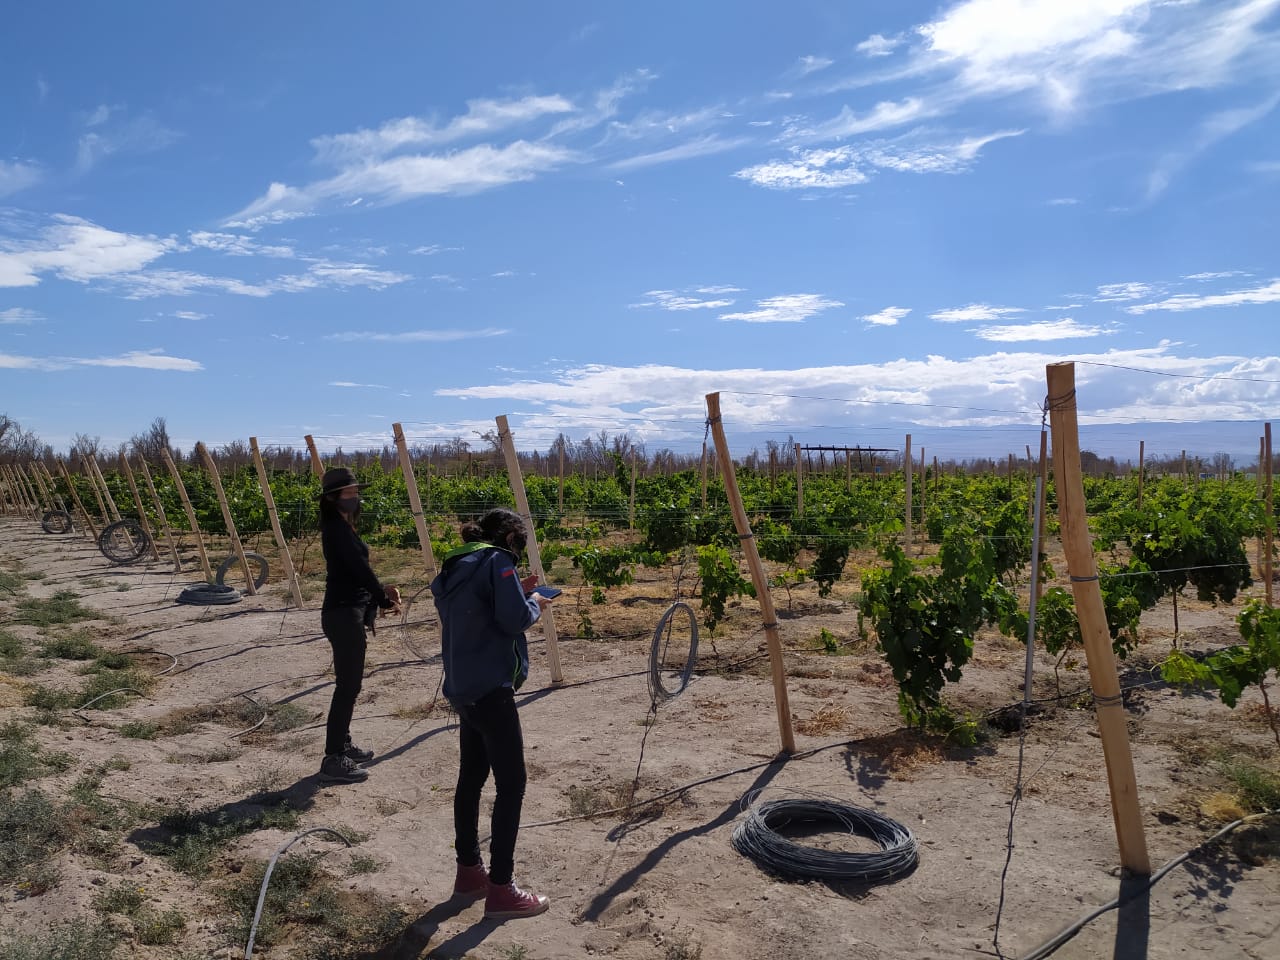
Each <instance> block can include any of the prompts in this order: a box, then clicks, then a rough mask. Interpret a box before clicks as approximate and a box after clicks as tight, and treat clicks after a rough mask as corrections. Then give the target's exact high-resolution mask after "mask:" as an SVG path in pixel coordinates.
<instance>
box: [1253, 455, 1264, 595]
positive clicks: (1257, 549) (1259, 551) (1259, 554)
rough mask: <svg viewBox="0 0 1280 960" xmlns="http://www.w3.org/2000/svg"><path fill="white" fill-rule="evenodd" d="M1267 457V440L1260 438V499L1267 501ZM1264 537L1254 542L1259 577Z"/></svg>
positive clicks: (1255, 561) (1259, 537)
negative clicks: (1264, 463) (1265, 462)
mask: <svg viewBox="0 0 1280 960" xmlns="http://www.w3.org/2000/svg"><path fill="white" fill-rule="evenodd" d="M1266 456H1267V438H1266V437H1265V436H1263V437H1259V438H1258V499H1259V500H1265V499H1266V495H1267V492H1266V491H1267V481H1266V467H1265V466H1264V465H1263V462H1264V460H1265V459H1266ZM1262 540H1263V538H1262V536H1261V535H1259V536H1258V537H1257V539H1256V540H1255V541H1254V545H1253V554H1254V563H1255V566H1257V568H1258V576H1259V577H1261V576H1262Z"/></svg>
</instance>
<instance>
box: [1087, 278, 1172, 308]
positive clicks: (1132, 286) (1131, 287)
mask: <svg viewBox="0 0 1280 960" xmlns="http://www.w3.org/2000/svg"><path fill="white" fill-rule="evenodd" d="M1158 291H1159V288H1158V287H1157V286H1156V285H1155V284H1151V283H1137V282H1130V283H1104V284H1102V285H1101V286H1100V287H1098V294H1097V296H1095V297H1094V298H1093V299H1094V300H1095V301H1097V302H1098V303H1114V302H1116V301H1120V300H1141V299H1142V298H1143V297H1150V296H1152V295H1153V294H1155V293H1157V292H1158Z"/></svg>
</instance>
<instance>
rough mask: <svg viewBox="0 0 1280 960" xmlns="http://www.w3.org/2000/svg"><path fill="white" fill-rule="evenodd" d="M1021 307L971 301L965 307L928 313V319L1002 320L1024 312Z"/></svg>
mask: <svg viewBox="0 0 1280 960" xmlns="http://www.w3.org/2000/svg"><path fill="white" fill-rule="evenodd" d="M1026 312H1027V311H1026V310H1024V309H1023V308H1022V307H993V306H991V305H990V304H988V303H971V304H969V305H968V306H967V307H953V308H952V309H950V310H939V311H938V312H937V313H931V314H929V319H930V320H937V321H938V322H939V323H971V322H973V321H979V322H981V321H984V320H1002V319H1004V318H1005V317H1007V316H1009V315H1011V314H1014V313H1026Z"/></svg>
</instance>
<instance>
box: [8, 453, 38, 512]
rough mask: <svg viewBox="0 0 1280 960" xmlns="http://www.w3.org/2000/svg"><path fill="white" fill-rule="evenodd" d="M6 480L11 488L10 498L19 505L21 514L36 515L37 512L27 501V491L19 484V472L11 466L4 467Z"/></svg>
mask: <svg viewBox="0 0 1280 960" xmlns="http://www.w3.org/2000/svg"><path fill="white" fill-rule="evenodd" d="M4 479H5V483H6V484H7V485H8V487H9V494H10V496H12V497H13V500H14V502H15V503H16V504H17V505H18V509H19V512H21V513H30V514H34V513H35V510H34V509H33V508H32V506H31V504H30V503H29V502H28V500H27V491H25V490H23V489H22V484H21V483H19V482H18V472H17V471H16V470H14V469H13V467H12V466H10V465H9V464H5V465H4Z"/></svg>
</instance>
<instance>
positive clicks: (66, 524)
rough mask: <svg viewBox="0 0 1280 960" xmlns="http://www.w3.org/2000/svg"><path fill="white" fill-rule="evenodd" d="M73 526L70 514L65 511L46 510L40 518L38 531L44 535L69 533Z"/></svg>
mask: <svg viewBox="0 0 1280 960" xmlns="http://www.w3.org/2000/svg"><path fill="white" fill-rule="evenodd" d="M73 526H74V524H73V522H72V520H71V514H69V513H67V511H65V510H46V511H45V512H44V516H43V517H41V518H40V529H41V530H43V531H44V532H45V533H70V532H71V530H72V527H73Z"/></svg>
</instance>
